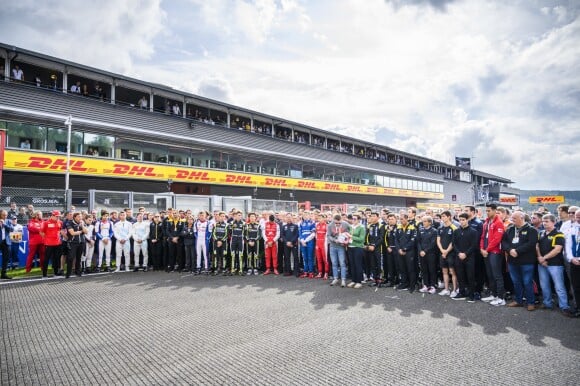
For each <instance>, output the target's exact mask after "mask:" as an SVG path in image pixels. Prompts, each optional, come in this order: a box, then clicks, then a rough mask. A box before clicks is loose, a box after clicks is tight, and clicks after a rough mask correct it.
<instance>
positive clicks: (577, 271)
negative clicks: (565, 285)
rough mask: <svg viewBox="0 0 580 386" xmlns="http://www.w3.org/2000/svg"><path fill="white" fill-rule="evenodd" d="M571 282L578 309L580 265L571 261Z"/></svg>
mask: <svg viewBox="0 0 580 386" xmlns="http://www.w3.org/2000/svg"><path fill="white" fill-rule="evenodd" d="M570 284H571V285H572V292H573V293H574V299H575V300H576V309H580V265H575V264H573V263H570Z"/></svg>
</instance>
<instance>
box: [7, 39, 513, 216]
mask: <svg viewBox="0 0 580 386" xmlns="http://www.w3.org/2000/svg"><path fill="white" fill-rule="evenodd" d="M16 66H18V67H16ZM15 68H19V69H20V70H21V75H22V78H21V79H17V78H18V77H19V75H18V71H16V72H14V71H13V70H14V69H15ZM0 76H1V77H2V79H1V81H0V129H3V130H4V132H5V137H4V138H3V145H4V147H5V148H4V164H3V171H2V185H4V186H19V187H39V186H42V187H46V188H57V189H58V188H60V189H62V188H63V187H64V174H65V172H66V169H67V158H66V157H67V144H68V143H70V153H71V162H70V164H69V165H70V166H69V173H70V188H71V189H72V190H73V191H87V190H88V189H101V190H113V191H138V192H151V193H158V192H167V191H168V190H170V191H172V192H175V193H184V194H200V195H223V196H237V195H242V196H252V197H254V198H264V199H282V200H296V201H310V202H312V203H313V204H314V205H317V204H321V203H344V202H350V203H360V204H376V205H384V206H395V207H403V206H434V207H437V206H439V207H445V206H447V207H449V206H450V205H457V204H472V203H474V202H476V203H477V202H483V201H487V200H490V199H491V200H496V201H500V196H501V197H507V196H506V194H507V195H509V196H510V197H515V196H517V191H515V190H514V189H511V188H510V186H509V185H510V184H511V183H512V181H510V180H509V179H506V178H503V177H500V176H495V175H491V174H488V173H484V172H481V171H478V170H473V169H470V168H469V167H468V166H465V165H464V166H462V167H460V166H456V165H451V164H446V163H442V162H440V161H437V160H433V159H429V158H425V157H421V156H417V155H413V154H409V153H406V152H402V151H398V150H395V149H392V148H390V147H387V146H383V145H377V144H374V143H369V142H365V141H361V140H358V139H355V138H352V137H347V136H342V135H339V134H336V133H333V132H330V131H327V130H323V129H319V128H315V127H310V126H307V125H304V124H301V123H298V122H294V121H290V120H287V119H284V118H280V117H275V116H271V115H268V114H264V113H261V112H257V111H253V110H249V109H245V108H242V107H239V106H234V105H230V104H227V103H223V102H220V101H215V100H211V99H208V98H204V97H200V96H197V95H194V94H190V93H186V92H182V91H178V90H175V89H172V88H170V87H167V86H163V85H159V84H153V83H149V82H146V81H141V80H137V79H132V78H129V77H125V76H122V75H118V74H113V73H110V72H107V71H103V70H99V69H95V68H91V67H87V66H84V65H81V64H77V63H72V62H69V61H66V60H62V59H58V58H54V57H50V56H47V55H43V54H40V53H37V52H32V51H29V50H25V49H20V48H16V47H12V46H9V45H6V44H0ZM69 117H70V120H69ZM68 123H70V125H71V136H70V140H69V138H68V126H67V124H68ZM69 141H70V142H69ZM510 200H513V198H510Z"/></svg>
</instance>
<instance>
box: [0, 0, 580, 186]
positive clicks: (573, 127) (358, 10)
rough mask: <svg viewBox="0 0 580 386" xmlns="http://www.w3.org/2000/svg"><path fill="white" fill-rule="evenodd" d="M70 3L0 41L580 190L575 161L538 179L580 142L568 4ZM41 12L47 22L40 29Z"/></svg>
mask: <svg viewBox="0 0 580 386" xmlns="http://www.w3.org/2000/svg"><path fill="white" fill-rule="evenodd" d="M61 4H62V2H58V3H56V2H55V3H49V4H48V5H46V6H43V5H40V6H39V5H36V4H35V3H33V2H32V1H29V2H27V1H24V2H19V3H17V4H10V5H8V6H7V7H5V8H7V9H8V13H6V12H5V13H4V14H6V15H10V16H11V19H13V20H2V23H0V33H1V34H2V36H5V37H6V38H7V39H8V42H10V43H14V44H17V45H20V46H22V47H25V48H30V49H33V50H40V51H43V52H46V53H49V54H53V55H55V56H61V57H65V58H69V59H72V60H75V61H79V62H81V63H84V64H88V65H94V66H97V67H103V68H106V69H110V70H113V71H119V72H122V73H125V74H128V75H135V74H137V75H138V76H139V77H141V78H143V79H145V80H149V81H153V82H157V83H162V84H168V85H173V86H174V87H176V88H181V89H183V90H187V91H191V92H198V93H200V94H203V95H204V96H208V97H214V98H218V99H222V98H223V99H222V100H224V101H228V102H231V103H237V104H239V105H241V106H243V107H247V108H251V109H253V110H257V111H263V112H264V113H268V114H273V115H278V116H281V117H283V118H286V119H289V120H292V121H297V122H303V123H305V124H308V125H312V126H316V127H321V128H328V129H329V130H332V131H336V132H340V133H342V134H347V135H353V136H356V137H358V138H360V139H365V140H368V141H376V142H378V143H383V144H386V145H389V146H393V147H396V148H400V149H401V150H405V151H409V152H416V153H419V154H422V155H426V156H430V157H435V158H437V159H439V160H441V161H444V162H452V160H453V157H454V156H455V155H461V156H469V155H471V154H473V155H474V156H475V157H476V158H475V160H474V164H475V166H476V167H477V168H479V169H482V170H484V171H487V172H489V173H494V174H498V175H503V176H506V177H508V178H511V179H513V180H515V181H517V182H518V185H519V186H521V187H524V188H528V187H534V188H536V187H537V188H580V184H579V183H578V182H577V181H575V180H574V179H570V178H564V177H560V176H561V175H565V174H568V175H575V173H576V171H575V169H574V168H573V167H572V166H570V165H572V164H571V163H567V162H561V164H558V168H559V169H558V170H559V172H558V173H548V174H550V178H544V177H543V176H542V172H543V171H545V170H546V166H545V162H546V161H545V160H544V159H542V157H541V156H539V155H544V156H545V155H546V154H550V152H555V154H572V153H573V151H572V148H573V146H574V145H576V144H575V141H576V142H577V141H578V139H579V138H578V134H577V133H578V132H580V128H579V127H578V125H579V124H578V123H579V122H580V116H579V115H580V113H579V111H578V108H577V106H578V104H579V103H580V59H579V58H580V41H579V40H580V39H579V36H580V19H579V12H578V7H574V6H572V5H571V4H570V3H568V4H567V5H566V6H563V5H555V6H545V7H543V6H544V5H545V4H540V5H538V4H536V3H535V2H521V3H507V4H506V3H505V2H502V1H489V2H468V1H433V2H429V1H423V0H417V1H411V2H401V1H394V2H385V1H383V0H368V1H356V0H350V1H342V2H336V1H331V0H326V1H322V0H321V1H317V2H306V1H298V0H278V1H274V0H253V1H233V0H215V1H202V0H190V1H189V2H186V3H185V2H183V3H181V2H178V3H171V4H170V5H171V7H172V8H168V7H166V5H167V4H165V3H162V4H161V5H160V3H159V2H154V1H151V2H139V3H136V2H133V3H123V4H120V5H119V4H117V3H116V2H112V1H111V3H110V4H106V6H105V5H101V3H88V5H86V4H84V3H83V5H79V4H80V3H77V2H72V1H71V2H69V3H65V5H61ZM572 4H573V3H572ZM39 7H40V8H39ZM35 8H38V12H39V13H38V15H40V14H41V13H40V12H42V15H44V16H43V17H44V19H45V20H46V23H43V24H42V25H41V24H39V23H35V22H34V20H35V19H36V18H38V17H39V16H38V15H37V14H36V13H34V12H32V10H34V9H35ZM49 8H50V9H52V8H54V10H53V11H52V12H48V11H47V10H48V9H49ZM17 15H22V16H17ZM70 15H77V17H76V18H73V19H71V18H70ZM3 18H4V16H3ZM5 21H6V22H7V23H5ZM43 25H48V26H50V27H48V28H43V27H42V26H43ZM55 26H57V27H55ZM16 31H18V32H16ZM46 36H48V37H49V38H48V39H47V38H46ZM42 37H44V39H43V38H42ZM86 47H91V49H90V50H89V49H86ZM93 47H94V49H93ZM159 51H163V53H164V54H166V53H169V55H160V54H159V55H158V54H157V52H159ZM384 129H388V130H384ZM547 133H549V134H547ZM548 144H549V145H548ZM576 147H577V145H576ZM459 153H461V154H459ZM570 157H571V156H570Z"/></svg>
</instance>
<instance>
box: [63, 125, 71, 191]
mask: <svg viewBox="0 0 580 386" xmlns="http://www.w3.org/2000/svg"><path fill="white" fill-rule="evenodd" d="M64 124H65V125H66V127H67V130H68V132H67V139H66V173H65V178H64V190H66V191H67V193H68V189H69V177H70V140H71V133H72V115H69V116H68V117H67V118H66V120H65V121H64Z"/></svg>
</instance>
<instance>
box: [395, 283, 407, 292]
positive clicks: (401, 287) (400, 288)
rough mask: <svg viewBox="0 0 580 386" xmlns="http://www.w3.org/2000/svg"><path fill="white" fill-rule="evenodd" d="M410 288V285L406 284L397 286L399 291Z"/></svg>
mask: <svg viewBox="0 0 580 386" xmlns="http://www.w3.org/2000/svg"><path fill="white" fill-rule="evenodd" d="M408 289H409V286H406V285H405V284H399V285H398V286H397V291H407V290H408Z"/></svg>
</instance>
